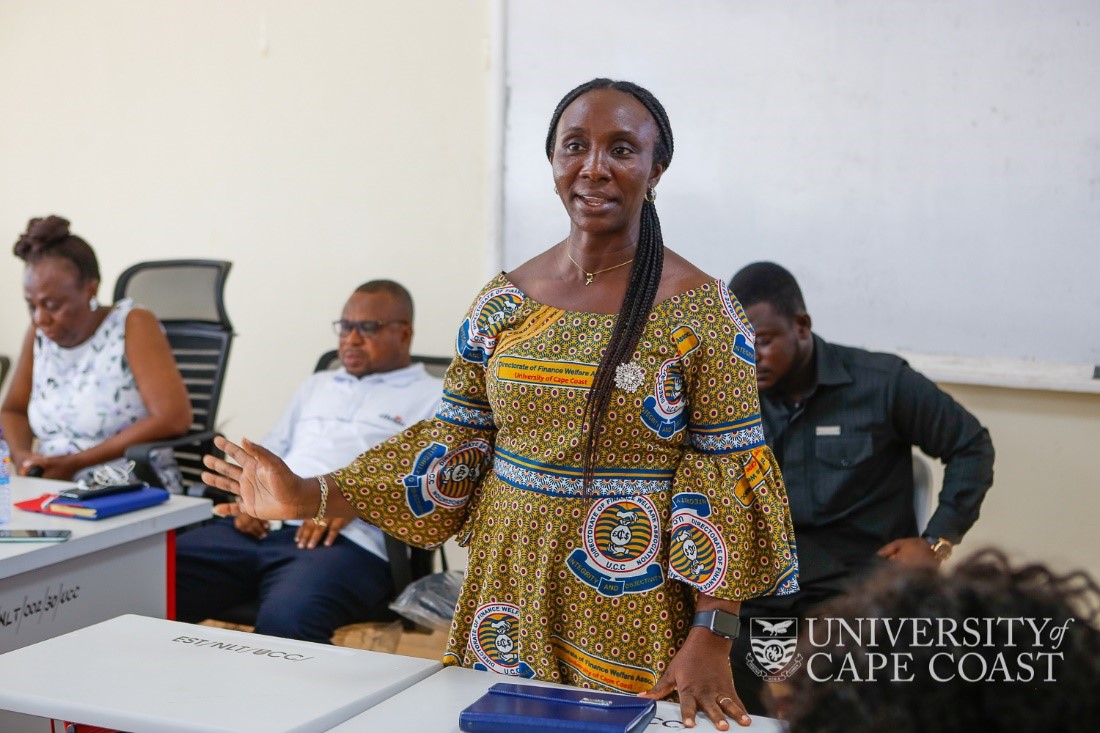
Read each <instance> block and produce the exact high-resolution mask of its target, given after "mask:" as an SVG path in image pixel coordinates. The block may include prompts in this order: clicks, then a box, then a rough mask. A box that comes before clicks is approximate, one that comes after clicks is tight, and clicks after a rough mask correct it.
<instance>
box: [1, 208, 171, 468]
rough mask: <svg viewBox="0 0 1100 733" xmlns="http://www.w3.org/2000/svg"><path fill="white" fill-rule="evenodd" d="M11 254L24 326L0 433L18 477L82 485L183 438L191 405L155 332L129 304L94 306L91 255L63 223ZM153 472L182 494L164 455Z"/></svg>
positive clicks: (32, 230)
mask: <svg viewBox="0 0 1100 733" xmlns="http://www.w3.org/2000/svg"><path fill="white" fill-rule="evenodd" d="M14 252H15V256H16V257H18V258H19V259H21V260H23V261H24V262H25V263H26V269H25V271H24V274H23V295H24V298H25V299H26V301H27V308H28V309H29V310H30V314H31V325H30V328H28V329H27V335H26V338H25V339H24V341H23V350H22V353H21V354H20V356H19V361H18V363H17V364H16V366H15V372H14V375H13V377H12V384H11V389H10V390H9V391H8V395H7V397H6V398H5V399H4V403H3V407H2V409H0V425H2V426H3V429H4V436H5V437H6V438H7V440H8V443H9V444H10V446H11V453H12V462H13V465H14V466H15V468H16V470H17V472H18V473H19V474H20V475H24V476H25V475H27V474H28V473H32V474H35V475H41V476H43V477H45V478H52V479H62V480H70V479H71V480H80V479H81V478H87V477H90V476H91V475H92V474H93V472H94V471H95V469H97V468H99V467H100V466H102V465H103V464H111V465H114V466H118V467H122V466H123V464H124V463H125V462H124V461H123V460H122V455H123V453H124V452H125V450H126V448H127V447H128V446H130V445H134V444H137V443H145V442H149V441H153V440H160V439H163V438H171V437H175V436H177V435H181V434H183V433H185V432H186V431H187V428H188V427H189V426H190V424H191V403H190V401H189V400H188V396H187V390H186V388H185V387H184V385H183V379H182V378H181V377H180V373H179V369H178V368H177V367H176V361H175V358H174V357H173V356H172V350H171V347H170V346H169V345H168V339H167V338H165V335H164V331H163V330H162V329H161V326H160V323H159V322H158V321H157V319H156V316H154V315H153V314H152V313H150V312H149V311H147V310H144V309H141V308H135V307H134V305H133V302H132V301H130V300H128V299H126V300H122V301H120V302H118V303H115V304H114V305H113V306H101V305H100V304H99V300H98V299H97V298H96V290H97V289H98V287H99V263H98V262H97V261H96V256H95V252H93V251H92V248H91V247H90V246H89V245H88V243H87V242H85V241H84V240H83V239H81V238H80V237H77V236H73V235H72V234H70V233H69V222H68V221H66V220H65V219H62V218H60V217H57V216H49V217H46V218H45V219H31V221H30V223H29V224H28V225H27V231H26V233H25V234H23V236H21V237H20V238H19V241H18V242H16V244H15V249H14ZM36 438H37V440H38V445H37V450H35V449H34V447H33V443H34V439H36ZM154 468H155V469H156V471H157V474H158V475H159V476H160V478H161V482H162V484H163V485H164V487H165V488H167V489H170V490H179V489H180V488H181V485H180V480H179V471H178V469H177V468H176V466H175V461H174V460H173V459H172V458H171V452H170V451H168V450H165V451H163V454H162V455H159V456H155V457H154ZM126 470H129V469H126ZM120 478H121V477H119V479H120ZM116 480H118V479H116Z"/></svg>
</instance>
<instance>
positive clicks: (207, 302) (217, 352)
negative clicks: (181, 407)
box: [114, 260, 234, 495]
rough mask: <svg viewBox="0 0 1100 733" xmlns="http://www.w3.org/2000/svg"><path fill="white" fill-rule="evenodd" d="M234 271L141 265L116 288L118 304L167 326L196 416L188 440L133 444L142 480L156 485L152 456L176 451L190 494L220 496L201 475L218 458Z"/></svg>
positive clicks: (200, 263)
mask: <svg viewBox="0 0 1100 733" xmlns="http://www.w3.org/2000/svg"><path fill="white" fill-rule="evenodd" d="M232 266H233V263H231V262H225V261H223V260H161V261H155V262H139V263H138V264H136V265H134V266H132V267H130V268H128V269H127V270H126V271H125V272H123V273H122V274H121V275H120V276H119V278H118V282H117V283H115V294H114V297H115V301H118V300H121V299H122V298H133V300H134V303H135V304H137V305H140V306H143V307H145V308H148V309H149V310H150V311H152V312H153V314H154V315H156V317H157V318H159V319H160V322H161V324H163V326H164V331H165V333H166V334H167V336H168V343H169V344H170V345H171V346H172V353H173V354H174V355H175V357H176V364H177V366H179V370H180V374H181V375H182V376H183V383H184V385H185V386H186V387H187V394H188V396H189V397H190V398H191V411H192V415H193V416H192V421H191V427H190V429H189V430H188V431H187V434H186V435H184V436H182V437H179V438H175V439H173V440H160V441H155V442H151V443H140V444H137V445H132V446H130V447H129V448H127V449H126V458H128V459H130V460H132V461H134V463H135V466H134V471H135V472H136V473H137V475H138V476H139V477H140V478H142V479H144V480H146V481H149V482H151V483H155V482H156V481H157V478H156V474H155V473H154V472H153V469H152V466H151V465H150V460H149V454H150V452H151V451H153V450H154V449H157V448H171V449H172V452H173V454H174V456H175V458H176V462H177V463H178V464H179V467H180V472H181V473H182V474H183V480H184V486H185V489H186V492H187V493H188V494H195V495H208V494H210V493H213V492H217V489H213V488H211V487H207V486H204V485H203V483H202V480H201V478H200V476H199V474H200V473H201V472H202V470H203V466H202V457H203V455H205V454H206V453H214V454H219V451H218V450H217V449H216V448H215V447H214V436H215V435H216V434H217V433H216V432H215V423H214V421H215V419H216V418H217V415H218V403H219V402H220V401H221V394H222V386H223V385H224V383H225V372H226V367H227V366H228V364H229V347H230V345H231V344H232V342H233V336H234V333H233V325H232V324H231V323H230V322H229V316H228V315H227V314H226V312H225V281H226V278H227V277H228V276H229V269H230V268H231V267H232Z"/></svg>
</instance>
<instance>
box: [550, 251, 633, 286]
mask: <svg viewBox="0 0 1100 733" xmlns="http://www.w3.org/2000/svg"><path fill="white" fill-rule="evenodd" d="M565 256H566V257H568V258H569V261H570V262H572V263H573V264H574V265H576V266H577V269H578V270H580V271H581V272H583V273H584V284H585V285H591V284H592V279H593V278H595V277H596V275H602V274H603V273H605V272H611V271H612V270H618V269H619V268H620V267H626V266H627V265H629V264H630V263H631V262H633V261H634V258H633V257H631V258H630V259H629V260H627V261H626V262H620V263H619V264H617V265H615V266H614V267H608V268H605V269H603V270H596V271H595V272H589V271H588V270H586V269H584V268H583V267H581V265H580V263H579V262H577V261H576V260H575V259H573V255H571V254H569V250H566V251H565Z"/></svg>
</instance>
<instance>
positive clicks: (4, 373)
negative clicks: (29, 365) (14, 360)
mask: <svg viewBox="0 0 1100 733" xmlns="http://www.w3.org/2000/svg"><path fill="white" fill-rule="evenodd" d="M9 369H11V359H9V358H8V357H6V356H0V390H3V389H4V380H5V379H7V378H8V370H9Z"/></svg>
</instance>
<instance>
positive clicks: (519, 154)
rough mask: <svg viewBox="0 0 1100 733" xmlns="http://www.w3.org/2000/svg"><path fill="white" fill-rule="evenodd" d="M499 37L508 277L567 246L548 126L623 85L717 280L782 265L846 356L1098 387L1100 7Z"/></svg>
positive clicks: (587, 25) (815, 3)
mask: <svg viewBox="0 0 1100 733" xmlns="http://www.w3.org/2000/svg"><path fill="white" fill-rule="evenodd" d="M578 18H583V22H579V23H578V22H577V19H578ZM507 28H508V32H509V36H508V46H507V79H508V84H509V89H508V92H509V107H508V116H507V131H508V139H507V146H506V149H505V163H506V165H505V186H504V191H505V210H504V215H505V216H504V231H505V240H504V247H505V249H504V255H505V257H504V262H505V264H506V265H507V266H509V267H514V266H515V265H517V264H518V263H520V262H523V261H524V260H526V259H528V258H529V257H530V256H531V255H533V254H534V253H535V252H538V251H540V250H541V249H542V248H543V247H544V243H545V242H547V241H557V240H558V239H560V238H561V237H562V236H563V235H564V233H565V231H566V226H565V217H563V216H562V214H561V211H562V209H561V203H560V202H559V201H558V200H557V199H556V198H555V197H554V196H553V195H552V194H551V191H550V189H551V185H550V175H549V169H548V167H547V165H546V158H545V155H544V154H543V152H542V146H543V141H544V140H545V137H546V124H547V118H548V116H549V111H550V110H551V109H553V106H554V104H555V103H556V102H557V100H558V99H560V98H561V96H562V94H564V93H565V92H566V91H567V90H569V89H571V88H572V87H573V86H575V85H576V84H579V83H581V82H583V81H587V80H588V79H590V78H592V77H594V76H609V77H612V78H619V79H624V78H625V79H629V80H631V81H634V82H637V83H640V84H642V85H643V86H646V87H648V88H649V89H650V90H651V91H652V92H653V93H654V94H655V95H656V96H657V97H658V98H659V99H660V100H661V101H662V103H663V104H664V105H665V107H666V109H667V110H668V114H669V118H670V121H671V124H672V130H673V132H674V136H675V143H676V144H675V148H676V150H675V156H674V157H673V160H672V163H671V165H670V166H669V169H668V171H667V172H666V173H665V175H664V176H663V177H662V179H661V183H660V185H659V186H658V187H657V188H658V190H657V193H658V200H657V210H658V211H659V212H660V215H661V223H662V228H663V231H664V241H665V243H666V244H667V245H668V246H669V247H670V248H672V249H673V250H676V251H677V252H679V253H680V254H682V255H684V256H686V257H687V258H688V259H690V260H691V261H692V262H694V263H695V264H697V265H698V266H699V267H701V268H702V269H703V270H705V271H707V272H710V273H711V274H713V275H715V276H717V277H722V278H726V279H728V278H729V277H730V275H732V274H733V273H734V272H736V271H737V270H738V269H740V268H741V267H742V266H744V265H746V264H748V263H749V262H752V261H754V260H760V259H769V260H774V261H776V262H780V263H782V264H784V265H785V266H787V267H788V268H790V269H791V270H792V271H793V272H795V273H796V274H797V275H798V276H799V277H800V279H801V282H802V285H803V288H804V289H806V290H808V291H809V293H812V294H813V297H812V304H813V307H812V311H813V314H814V317H815V318H816V319H817V320H819V321H821V322H826V321H829V322H831V323H833V324H835V325H834V326H833V327H832V329H831V331H830V333H831V334H832V336H833V337H834V338H835V339H836V340H837V341H839V342H841V343H854V344H874V345H876V346H881V347H885V348H890V349H905V350H908V351H914V352H921V353H925V354H950V355H963V356H969V357H1000V358H1016V359H1030V360H1036V361H1056V362H1082V363H1086V364H1090V365H1091V364H1100V330H1098V329H1097V328H1096V318H1097V315H1098V314H1100V288H1097V287H1096V283H1095V273H1096V272H1098V271H1100V93H1097V90H1098V89H1100V2H1097V1H1096V0H1043V1H1042V2H1036V0H996V1H995V2H990V0H888V2H883V1H882V0H832V1H831V2H822V1H821V0H782V1H780V2H777V1H776V0H681V1H680V2H669V1H668V0H602V1H601V2H590V0H556V2H552V3H551V2H544V3H538V2H529V1H527V0H513V1H512V2H509V3H508V24H507ZM977 273H981V277H976V276H975V275H976V274H977ZM1055 284H1056V288H1057V292H1058V297H1057V298H1056V299H1055V298H1047V297H1035V295H1034V293H1035V292H1036V290H1037V289H1039V290H1045V288H1049V287H1050V286H1052V285H1055ZM1044 286H1045V288H1044ZM809 293H808V294H809ZM853 314H858V318H856V317H853ZM945 326H947V327H945ZM1091 371H1092V369H1091V367H1090V368H1089V372H1090V373H1091Z"/></svg>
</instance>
